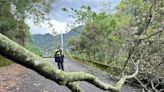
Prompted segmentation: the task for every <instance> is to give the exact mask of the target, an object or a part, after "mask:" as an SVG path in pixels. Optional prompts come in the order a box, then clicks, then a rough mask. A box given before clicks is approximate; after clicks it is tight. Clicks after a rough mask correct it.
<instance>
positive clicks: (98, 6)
mask: <svg viewBox="0 0 164 92" xmlns="http://www.w3.org/2000/svg"><path fill="white" fill-rule="evenodd" d="M120 1H121V0H57V1H55V3H54V4H53V10H52V11H51V12H50V14H48V15H47V16H48V17H49V18H50V23H51V24H52V27H49V23H48V22H44V23H41V24H40V25H39V26H38V25H35V24H34V23H33V21H32V20H31V19H27V20H26V23H27V24H28V25H29V26H30V32H31V33H32V34H45V33H50V34H52V33H54V32H55V33H57V34H59V33H65V32H67V31H69V30H70V28H69V27H68V25H71V24H72V23H73V22H74V21H75V19H73V18H70V17H68V13H66V12H64V11H62V8H67V9H69V8H74V9H79V8H80V7H81V6H82V5H87V6H88V5H89V6H91V8H92V9H93V10H94V11H95V12H102V11H107V12H110V11H111V10H113V9H114V8H115V6H116V5H117V4H118V3H119V2H120ZM109 3H110V9H109V8H105V6H106V4H108V5H109ZM52 30H53V31H54V32H52Z"/></svg>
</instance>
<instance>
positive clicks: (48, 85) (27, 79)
mask: <svg viewBox="0 0 164 92" xmlns="http://www.w3.org/2000/svg"><path fill="white" fill-rule="evenodd" d="M46 60H47V61H49V62H51V63H53V64H54V65H55V67H57V66H56V63H55V62H54V59H53V58H48V59H46ZM64 64H65V70H66V71H69V72H72V71H84V72H87V73H92V74H93V75H95V76H96V77H98V78H100V79H101V80H102V81H103V82H106V83H112V84H113V83H115V81H114V80H112V79H110V78H109V76H108V74H107V73H105V72H102V71H99V70H97V69H95V68H92V67H89V66H87V65H85V64H82V63H79V62H76V61H74V60H69V59H67V58H65V62H64ZM22 78H23V80H24V81H23V83H21V84H20V85H17V87H19V89H18V88H13V90H12V92H71V91H70V90H69V89H68V88H67V87H65V86H60V85H58V84H56V83H55V82H53V81H51V80H48V79H45V78H44V77H42V76H40V75H39V74H37V73H36V72H34V71H32V70H30V69H28V70H27V73H25V74H23V75H22ZM78 83H79V84H80V86H81V87H82V89H83V90H84V92H107V91H103V90H101V89H99V88H97V87H95V86H94V85H92V84H89V83H87V82H78ZM121 92H141V90H140V89H139V88H135V87H133V86H130V85H128V84H125V85H124V86H123V87H122V89H121Z"/></svg>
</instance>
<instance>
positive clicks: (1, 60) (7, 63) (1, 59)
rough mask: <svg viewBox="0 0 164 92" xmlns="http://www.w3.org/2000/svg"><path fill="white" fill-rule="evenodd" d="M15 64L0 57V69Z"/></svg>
mask: <svg viewBox="0 0 164 92" xmlns="http://www.w3.org/2000/svg"><path fill="white" fill-rule="evenodd" d="M12 63H13V62H12V61H11V60H9V59H7V58H5V57H3V56H2V55H0V67H3V66H7V65H10V64H12Z"/></svg>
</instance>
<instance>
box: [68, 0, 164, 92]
mask: <svg viewBox="0 0 164 92" xmlns="http://www.w3.org/2000/svg"><path fill="white" fill-rule="evenodd" d="M163 6H164V5H163V1H162V0H160V1H159V0H122V2H121V3H120V4H119V5H118V6H117V10H116V12H115V13H114V14H113V13H112V14H110V13H93V11H92V12H88V11H87V10H88V9H86V11H84V10H83V9H80V10H76V11H74V12H75V16H76V17H78V20H77V21H80V22H82V23H84V30H83V32H82V34H81V35H80V36H79V37H78V38H77V37H76V38H75V40H72V42H71V43H72V45H73V47H74V49H75V50H74V51H75V52H74V53H75V54H76V55H79V56H80V57H81V58H83V59H89V60H94V61H99V62H101V63H105V64H109V65H110V66H114V67H117V68H120V69H122V71H120V72H124V71H128V72H133V71H134V69H133V65H132V62H136V61H140V62H141V64H140V72H141V74H140V75H138V77H137V78H139V79H140V80H146V81H147V82H148V85H152V84H151V83H157V82H159V79H158V78H161V77H162V78H163V77H164V72H163V69H164V67H163V66H164V56H163V53H164V45H163V42H164V38H163V37H164V31H163V30H164V29H163V17H162V16H163V13H164V11H163ZM90 11H91V10H90ZM78 12H80V13H78ZM81 13H82V14H81ZM86 13H87V14H86ZM83 14H85V15H91V16H86V18H84V20H83V19H81V18H82V17H81V16H83ZM81 20H82V21H81ZM151 79H154V80H153V81H152V80H151ZM137 81H138V80H137ZM140 83H141V82H140ZM159 83H161V84H162V82H159ZM152 88H153V87H152ZM156 88H159V89H160V87H159V86H158V87H156ZM145 90H147V91H148V89H146V88H145ZM150 90H152V89H150ZM153 90H155V89H154V88H153Z"/></svg>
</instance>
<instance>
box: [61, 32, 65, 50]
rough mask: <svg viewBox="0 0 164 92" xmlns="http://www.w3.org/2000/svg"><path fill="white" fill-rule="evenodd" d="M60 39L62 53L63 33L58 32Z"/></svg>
mask: <svg viewBox="0 0 164 92" xmlns="http://www.w3.org/2000/svg"><path fill="white" fill-rule="evenodd" d="M60 41H61V43H60V44H61V48H62V53H63V50H64V45H63V33H62V32H61V34H60Z"/></svg>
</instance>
